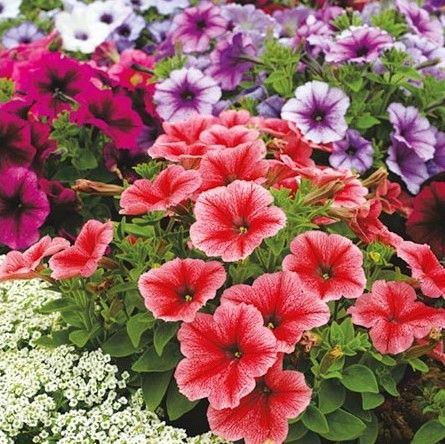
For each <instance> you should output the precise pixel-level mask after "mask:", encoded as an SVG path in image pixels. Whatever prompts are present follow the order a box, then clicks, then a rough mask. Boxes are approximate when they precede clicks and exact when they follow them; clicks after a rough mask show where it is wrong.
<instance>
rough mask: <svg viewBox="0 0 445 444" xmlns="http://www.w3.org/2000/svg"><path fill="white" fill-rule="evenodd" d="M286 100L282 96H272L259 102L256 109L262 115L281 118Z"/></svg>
mask: <svg viewBox="0 0 445 444" xmlns="http://www.w3.org/2000/svg"><path fill="white" fill-rule="evenodd" d="M284 102H285V100H284V99H283V98H282V97H280V96H277V95H274V96H270V97H268V98H267V99H266V100H263V101H262V102H261V103H259V104H258V105H257V107H256V110H257V112H258V114H259V115H260V116H262V117H270V118H274V119H279V118H280V115H281V110H282V108H283V105H284Z"/></svg>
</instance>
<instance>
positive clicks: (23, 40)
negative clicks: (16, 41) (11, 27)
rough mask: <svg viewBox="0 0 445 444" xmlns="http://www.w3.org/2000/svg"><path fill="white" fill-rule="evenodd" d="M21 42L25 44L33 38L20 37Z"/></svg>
mask: <svg viewBox="0 0 445 444" xmlns="http://www.w3.org/2000/svg"><path fill="white" fill-rule="evenodd" d="M20 43H24V44H25V45H26V44H28V43H31V39H30V38H29V37H22V38H21V39H20Z"/></svg>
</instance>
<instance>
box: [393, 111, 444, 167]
mask: <svg viewBox="0 0 445 444" xmlns="http://www.w3.org/2000/svg"><path fill="white" fill-rule="evenodd" d="M388 113H389V121H390V122H391V123H392V125H393V128H394V132H393V134H392V136H393V138H394V139H395V140H397V141H398V142H401V143H404V144H405V145H406V146H407V147H408V148H411V149H412V150H413V151H414V153H415V154H417V155H418V156H419V157H420V158H421V159H422V160H429V159H432V158H433V156H434V146H435V144H436V138H435V130H434V128H433V127H431V125H430V123H429V122H428V120H427V119H426V118H425V117H422V116H421V115H420V114H419V111H418V110H417V109H416V108H414V107H413V106H408V107H405V106H403V105H402V104H400V103H391V105H389V107H388Z"/></svg>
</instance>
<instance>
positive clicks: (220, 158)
mask: <svg viewBox="0 0 445 444" xmlns="http://www.w3.org/2000/svg"><path fill="white" fill-rule="evenodd" d="M263 148H264V143H263V142H262V141H260V140H257V141H255V142H250V143H243V144H242V145H239V146H237V147H235V148H231V149H229V150H212V151H209V152H208V153H207V154H206V155H205V156H204V158H203V159H202V160H201V163H200V166H199V173H200V174H201V177H202V187H201V190H203V191H204V190H208V189H210V188H215V187H218V186H221V185H229V184H230V183H231V182H233V181H235V180H238V179H239V180H246V181H254V182H258V183H261V182H264V181H265V180H266V179H265V178H266V175H267V170H268V169H269V164H268V162H267V161H266V160H265V159H264V150H263Z"/></svg>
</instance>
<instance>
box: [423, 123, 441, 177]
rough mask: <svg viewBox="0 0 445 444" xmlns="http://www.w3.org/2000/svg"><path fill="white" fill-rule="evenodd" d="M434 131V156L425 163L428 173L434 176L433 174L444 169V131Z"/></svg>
mask: <svg viewBox="0 0 445 444" xmlns="http://www.w3.org/2000/svg"><path fill="white" fill-rule="evenodd" d="M435 131H436V134H435V136H436V145H435V151H434V157H433V158H432V159H431V160H429V161H428V162H427V163H426V166H427V169H428V174H429V175H430V176H434V175H435V174H438V173H441V172H442V171H445V133H443V132H442V131H438V130H437V129H435Z"/></svg>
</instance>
